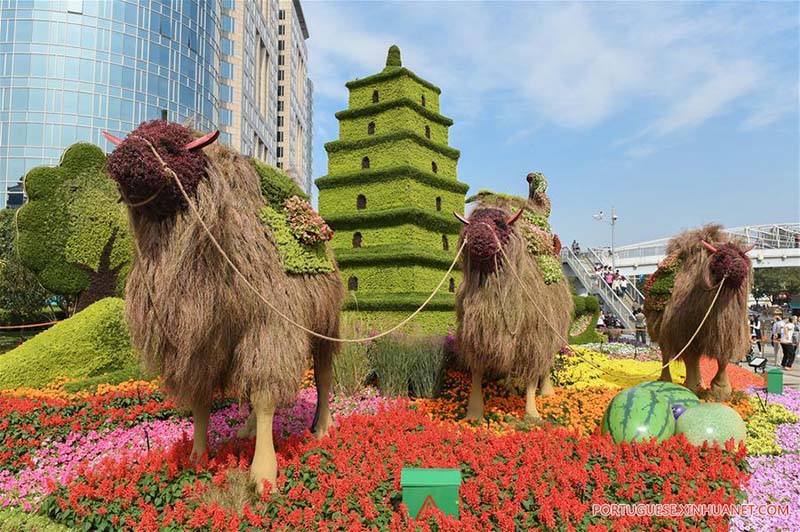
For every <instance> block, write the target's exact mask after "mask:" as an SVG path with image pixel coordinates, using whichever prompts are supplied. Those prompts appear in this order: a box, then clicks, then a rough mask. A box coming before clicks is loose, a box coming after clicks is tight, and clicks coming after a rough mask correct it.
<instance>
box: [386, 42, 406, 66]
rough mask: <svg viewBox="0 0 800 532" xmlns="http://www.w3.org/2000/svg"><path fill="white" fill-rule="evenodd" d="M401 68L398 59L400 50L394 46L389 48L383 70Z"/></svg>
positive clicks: (400, 62)
mask: <svg viewBox="0 0 800 532" xmlns="http://www.w3.org/2000/svg"><path fill="white" fill-rule="evenodd" d="M401 66H403V61H402V60H401V59H400V48H398V47H397V45H396V44H393V45H391V46H390V47H389V53H388V54H386V68H385V69H384V70H392V69H395V68H400V67H401Z"/></svg>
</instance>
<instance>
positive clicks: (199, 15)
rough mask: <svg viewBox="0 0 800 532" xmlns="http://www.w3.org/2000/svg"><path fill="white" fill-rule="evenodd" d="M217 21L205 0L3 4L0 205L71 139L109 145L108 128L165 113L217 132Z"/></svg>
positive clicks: (14, 0) (9, 0)
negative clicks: (105, 135)
mask: <svg viewBox="0 0 800 532" xmlns="http://www.w3.org/2000/svg"><path fill="white" fill-rule="evenodd" d="M220 23H221V20H220V12H219V9H218V5H217V3H216V2H208V1H205V0H185V1H183V2H181V3H175V2H172V1H171V0H162V1H148V2H127V1H119V0H115V1H107V2H106V1H103V2H99V1H96V0H85V1H84V0H48V1H41V2H39V1H37V2H33V1H30V0H2V1H1V2H0V208H2V207H5V206H6V205H7V203H8V200H9V199H10V200H11V202H10V203H11V205H10V206H15V204H16V203H19V202H21V199H22V198H21V195H20V194H19V193H18V192H16V193H15V192H14V190H13V189H15V188H16V190H19V188H18V184H19V182H20V181H21V179H22V177H23V176H24V175H25V173H26V172H27V171H28V170H30V169H31V168H33V167H35V166H39V165H43V164H44V165H53V164H57V163H58V161H59V158H60V157H61V153H62V152H63V151H64V148H65V147H67V146H69V145H70V144H73V143H75V142H79V141H86V142H92V143H95V144H97V145H99V146H102V147H104V148H106V149H110V146H108V144H107V141H106V140H105V139H104V138H103V137H102V136H101V131H103V130H108V131H111V132H113V133H115V134H120V135H123V136H124V135H125V134H127V133H128V132H129V131H130V130H132V129H133V128H135V127H136V126H137V125H138V124H139V123H140V122H142V121H144V120H151V119H155V118H161V117H162V116H164V115H166V116H168V117H169V119H170V120H175V121H180V122H189V121H190V122H192V123H193V124H194V125H195V127H197V128H199V129H204V130H206V129H211V128H215V127H216V126H217V124H218V122H219V113H218V102H217V95H218V94H219V89H218V84H217V80H218V74H219V73H218V70H217V69H218V65H219V61H218V57H219V48H218V47H219V39H218V37H217V36H218V34H219V26H220ZM9 189H12V190H9Z"/></svg>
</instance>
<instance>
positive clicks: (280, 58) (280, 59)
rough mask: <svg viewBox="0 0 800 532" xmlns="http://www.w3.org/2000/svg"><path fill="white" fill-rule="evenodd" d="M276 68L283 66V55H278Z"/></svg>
mask: <svg viewBox="0 0 800 532" xmlns="http://www.w3.org/2000/svg"><path fill="white" fill-rule="evenodd" d="M278 66H283V54H280V55H278Z"/></svg>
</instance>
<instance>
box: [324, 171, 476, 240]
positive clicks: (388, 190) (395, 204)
mask: <svg viewBox="0 0 800 532" xmlns="http://www.w3.org/2000/svg"><path fill="white" fill-rule="evenodd" d="M359 196H364V198H365V199H366V208H364V209H358V208H357V204H358V197H359ZM436 198H440V202H441V210H438V211H437V210H436ZM409 207H415V208H418V209H422V210H424V211H427V212H430V213H431V214H436V215H439V216H442V217H444V218H447V219H449V220H452V221H457V220H456V218H455V217H454V216H453V214H452V213H453V211H456V212H459V213H462V212H464V194H462V193H458V192H451V191H449V190H442V189H440V188H437V187H435V186H431V185H429V184H427V183H420V182H419V181H415V180H413V179H405V180H402V179H398V180H396V181H392V182H390V183H385V182H384V183H381V182H378V183H362V184H360V185H342V186H340V187H337V188H335V189H327V190H325V191H324V192H323V193H320V198H319V208H320V210H321V211H323V212H324V213H325V217H326V218H328V217H331V216H337V215H342V214H362V213H369V212H380V211H384V210H387V209H401V208H409ZM334 229H336V227H334ZM459 230H460V229H459Z"/></svg>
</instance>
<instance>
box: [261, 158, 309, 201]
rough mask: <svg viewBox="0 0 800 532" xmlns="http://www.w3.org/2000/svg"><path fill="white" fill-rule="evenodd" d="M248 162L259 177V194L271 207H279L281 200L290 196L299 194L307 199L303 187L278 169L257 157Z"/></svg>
mask: <svg viewBox="0 0 800 532" xmlns="http://www.w3.org/2000/svg"><path fill="white" fill-rule="evenodd" d="M250 163H251V164H252V165H253V168H255V170H256V173H257V174H258V175H259V177H260V178H261V194H262V195H263V196H264V199H266V200H267V202H268V203H269V204H270V205H271V206H272V208H273V209H281V208H282V207H283V202H284V201H286V200H287V199H289V198H290V197H292V196H300V197H301V198H303V199H304V200H306V201H307V200H308V195H307V194H306V193H305V192H303V189H301V188H300V187H299V186H298V185H297V183H295V182H294V181H292V179H291V178H290V177H289V176H287V175H286V174H284V173H283V172H282V171H280V170H279V169H277V168H275V167H273V166H269V165H268V164H265V163H263V162H261V161H259V160H258V159H252V158H251V159H250Z"/></svg>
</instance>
